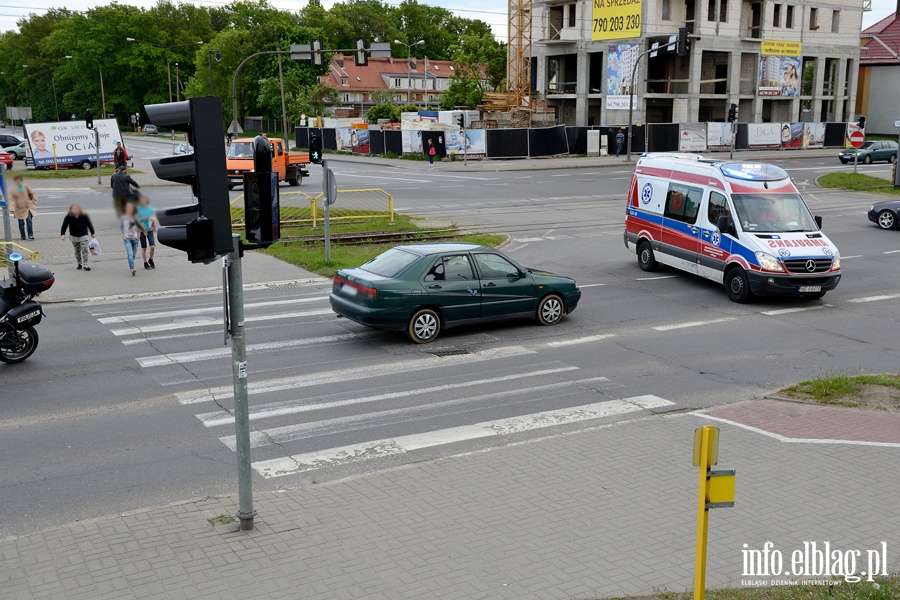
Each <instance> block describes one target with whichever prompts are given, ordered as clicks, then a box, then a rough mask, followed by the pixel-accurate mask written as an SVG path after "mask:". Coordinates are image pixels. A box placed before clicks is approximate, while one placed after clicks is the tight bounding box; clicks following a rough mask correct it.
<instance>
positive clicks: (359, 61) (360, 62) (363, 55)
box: [353, 38, 369, 67]
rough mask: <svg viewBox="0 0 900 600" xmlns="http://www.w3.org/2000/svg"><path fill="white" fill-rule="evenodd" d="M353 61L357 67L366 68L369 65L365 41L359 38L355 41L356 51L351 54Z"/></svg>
mask: <svg viewBox="0 0 900 600" xmlns="http://www.w3.org/2000/svg"><path fill="white" fill-rule="evenodd" d="M353 61H354V62H355V63H356V66H357V67H366V66H368V65H369V53H368V52H366V40H364V39H362V38H359V39H358V40H356V51H355V52H354V53H353Z"/></svg>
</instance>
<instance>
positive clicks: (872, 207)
mask: <svg viewBox="0 0 900 600" xmlns="http://www.w3.org/2000/svg"><path fill="white" fill-rule="evenodd" d="M874 210H875V205H874V204H873V205H872V206H870V207H869V212H872V211H874Z"/></svg>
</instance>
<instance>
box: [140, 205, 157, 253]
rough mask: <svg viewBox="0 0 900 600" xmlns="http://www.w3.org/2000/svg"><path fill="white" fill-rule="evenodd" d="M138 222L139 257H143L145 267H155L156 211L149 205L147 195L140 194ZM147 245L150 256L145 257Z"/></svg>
mask: <svg viewBox="0 0 900 600" xmlns="http://www.w3.org/2000/svg"><path fill="white" fill-rule="evenodd" d="M137 218H138V223H140V225H141V229H142V230H143V231H141V258H143V259H144V268H145V269H155V268H156V263H154V262H153V255H154V254H156V239H155V235H154V232H155V231H156V211H155V210H153V207H152V206H150V199H149V198H147V196H141V198H140V200H138V206H137ZM147 246H150V258H149V260H148V259H147Z"/></svg>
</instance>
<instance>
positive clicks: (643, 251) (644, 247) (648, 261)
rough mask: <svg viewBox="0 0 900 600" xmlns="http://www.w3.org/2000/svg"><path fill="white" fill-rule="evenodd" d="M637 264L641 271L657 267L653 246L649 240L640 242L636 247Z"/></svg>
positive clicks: (652, 269)
mask: <svg viewBox="0 0 900 600" xmlns="http://www.w3.org/2000/svg"><path fill="white" fill-rule="evenodd" d="M637 256H638V266H639V267H641V271H655V270H656V269H657V267H659V263H658V262H656V257H655V256H653V248H652V247H651V246H650V242H641V243H640V244H638V247H637Z"/></svg>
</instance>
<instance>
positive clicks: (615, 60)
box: [595, 9, 641, 110]
mask: <svg viewBox="0 0 900 600" xmlns="http://www.w3.org/2000/svg"><path fill="white" fill-rule="evenodd" d="M595 10H596V9H595ZM640 54H641V48H640V46H638V45H637V44H616V45H612V46H610V47H609V49H608V53H607V67H606V110H628V108H629V106H628V100H629V96H630V95H631V83H632V82H631V81H630V77H631V73H632V70H634V67H635V64H637V62H638V57H639V56H640ZM634 73H635V78H640V76H641V68H640V67H638V68H637V70H636V71H634Z"/></svg>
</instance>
